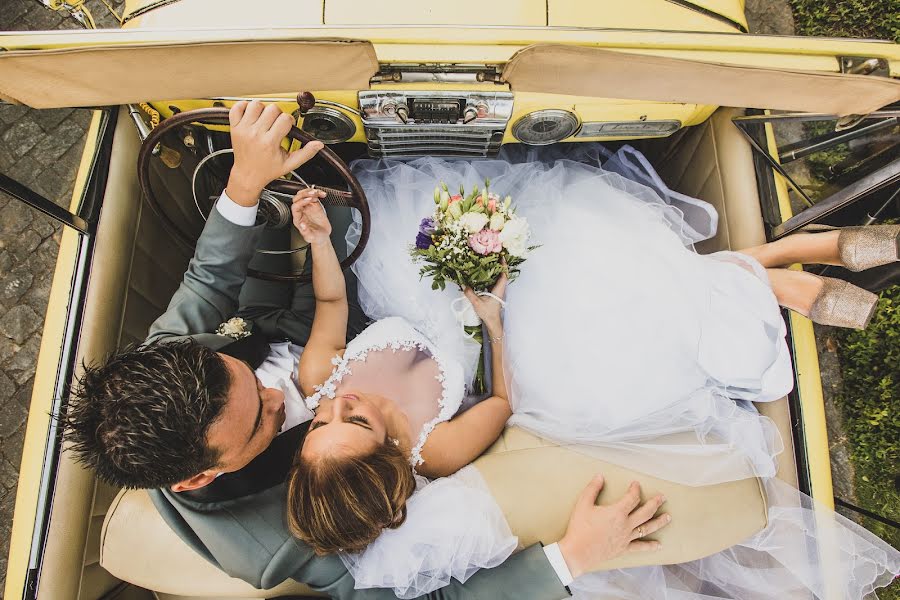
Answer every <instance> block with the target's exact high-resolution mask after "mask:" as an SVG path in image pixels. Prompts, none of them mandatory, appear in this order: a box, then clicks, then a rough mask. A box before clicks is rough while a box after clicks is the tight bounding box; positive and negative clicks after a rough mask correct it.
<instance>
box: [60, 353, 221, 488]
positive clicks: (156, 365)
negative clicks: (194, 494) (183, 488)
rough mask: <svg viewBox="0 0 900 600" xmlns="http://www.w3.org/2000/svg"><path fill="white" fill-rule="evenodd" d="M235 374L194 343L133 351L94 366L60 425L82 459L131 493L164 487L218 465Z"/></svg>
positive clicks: (72, 397) (81, 379)
mask: <svg viewBox="0 0 900 600" xmlns="http://www.w3.org/2000/svg"><path fill="white" fill-rule="evenodd" d="M230 385H231V376H230V374H229V372H228V368H227V367H226V365H225V361H223V360H222V358H221V357H220V356H219V355H218V354H216V353H215V352H214V351H212V350H210V349H209V348H206V347H205V346H202V345H200V344H198V343H196V342H193V341H190V340H188V341H181V342H171V343H154V344H147V345H144V346H137V347H131V348H128V349H126V350H124V351H122V352H120V353H118V354H115V355H113V356H111V357H110V358H109V359H108V360H107V361H106V362H105V363H104V364H102V365H99V366H92V367H89V366H87V365H85V367H84V373H83V374H82V375H81V377H79V378H78V379H77V381H76V383H75V385H74V386H73V389H72V394H71V395H70V399H69V404H68V407H67V410H66V412H65V413H64V414H63V415H62V416H61V418H60V421H61V422H62V425H63V428H64V437H65V439H66V440H67V441H68V442H70V444H71V448H70V449H71V451H72V452H74V453H75V457H76V460H78V461H79V462H80V463H82V464H84V465H86V466H88V467H91V468H93V469H94V470H95V471H96V472H97V476H98V477H99V478H100V479H102V480H103V481H106V482H107V483H110V484H112V485H115V486H118V487H124V488H159V487H166V486H170V485H172V484H174V483H177V482H179V481H183V480H185V479H188V478H190V477H193V476H194V475H197V474H198V473H202V472H203V471H205V470H207V469H211V468H213V467H215V465H216V464H217V462H218V460H219V458H220V452H219V451H218V450H217V449H215V448H211V447H209V445H208V444H207V433H208V431H209V428H210V426H211V425H212V424H213V423H215V422H216V420H217V419H218V418H219V417H220V416H221V413H222V408H223V407H224V406H225V402H226V398H227V394H228V388H229V386H230Z"/></svg>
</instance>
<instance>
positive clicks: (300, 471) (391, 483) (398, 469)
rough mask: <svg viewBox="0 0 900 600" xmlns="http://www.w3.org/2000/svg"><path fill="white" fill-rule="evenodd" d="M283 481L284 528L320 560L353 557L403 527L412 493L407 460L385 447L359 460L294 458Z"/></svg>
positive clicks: (413, 485)
mask: <svg viewBox="0 0 900 600" xmlns="http://www.w3.org/2000/svg"><path fill="white" fill-rule="evenodd" d="M288 478H289V481H288V494H287V510H288V526H289V527H290V530H291V533H293V534H294V535H295V536H296V537H298V538H299V539H301V540H303V541H304V542H306V543H307V544H309V545H310V547H312V549H313V550H314V551H315V553H316V554H319V555H325V554H333V553H335V552H339V551H344V552H358V551H360V550H363V549H364V548H365V547H366V546H368V545H369V544H370V543H372V542H373V541H375V538H377V537H378V536H379V535H380V534H381V532H382V531H383V530H384V529H385V528H388V529H394V528H396V527H399V526H400V525H402V524H403V521H405V520H406V501H407V500H408V499H409V497H410V496H412V493H413V492H414V491H415V489H416V480H415V476H414V475H413V471H412V467H411V466H410V464H409V458H408V457H407V456H406V455H405V454H404V453H403V451H402V450H401V449H400V448H398V447H397V446H395V445H394V444H390V443H385V444H381V445H380V446H379V447H378V448H376V450H375V451H374V452H372V453H371V454H367V455H364V456H350V457H346V456H337V457H336V456H322V457H316V458H315V459H313V460H309V459H303V458H301V456H300V454H299V453H298V454H297V459H296V462H295V463H294V466H293V468H292V469H291V472H290V474H289V476H288Z"/></svg>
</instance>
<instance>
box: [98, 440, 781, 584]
mask: <svg viewBox="0 0 900 600" xmlns="http://www.w3.org/2000/svg"><path fill="white" fill-rule="evenodd" d="M475 466H476V467H477V468H478V469H479V470H480V471H481V473H482V475H483V476H484V478H485V480H486V481H487V482H488V485H489V487H490V488H491V492H492V493H493V494H494V497H495V498H496V499H497V502H498V503H499V504H500V507H501V508H502V509H503V512H504V514H505V515H506V518H507V521H508V522H509V524H510V527H511V528H512V531H513V533H514V534H516V535H517V536H519V545H520V548H524V547H527V546H530V545H532V544H534V543H536V542H539V541H543V542H545V543H551V542H554V541H556V540H558V539H559V538H560V537H562V535H563V534H564V533H565V529H566V524H567V522H568V517H569V514H570V513H571V511H572V508H573V506H574V505H575V501H576V499H577V498H578V495H579V493H580V492H581V491H582V489H584V486H585V485H587V483H588V482H589V481H590V480H591V478H592V477H593V476H594V475H596V474H597V473H603V475H604V477H605V479H606V483H605V485H604V489H603V492H602V493H601V495H600V499H599V500H600V502H601V503H603V502H610V501H612V499H615V498H618V497H619V496H621V495H622V494H623V493H624V492H625V490H626V488H627V487H628V485H629V483H630V482H631V481H632V480H637V481H639V482H640V483H641V488H642V490H643V491H644V494H645V496H646V497H649V496H653V495H655V494H658V493H662V494H665V495H666V498H667V502H666V505H665V510H666V511H668V512H670V513H671V514H672V515H674V518H673V520H672V523H671V524H670V525H669V527H667V528H666V529H664V530H662V531H661V532H659V534H658V535H657V536H654V538H655V539H659V540H660V541H662V543H663V549H662V550H661V551H659V552H654V553H644V554H629V555H625V556H622V557H620V558H618V559H616V560H614V561H610V563H609V565H608V566H609V568H619V567H634V566H642V565H648V564H671V563H679V562H685V561H689V560H694V559H697V558H701V557H703V556H708V555H710V554H713V553H715V552H718V551H719V550H723V549H725V548H727V547H729V546H732V545H734V544H735V543H737V542H739V541H741V540H742V539H745V538H747V537H749V536H750V535H752V534H754V533H756V532H757V531H759V530H760V529H762V528H763V527H765V525H766V502H765V495H764V493H763V491H762V488H761V486H760V484H759V481H758V480H756V479H744V480H741V481H736V482H730V483H724V484H719V485H714V486H705V487H690V486H685V485H679V484H674V483H672V482H669V481H664V480H661V479H657V478H655V477H650V476H648V475H644V474H642V473H635V472H632V471H629V470H627V469H623V468H621V467H619V466H617V465H614V464H611V463H608V462H605V461H603V460H600V459H598V458H594V457H592V456H589V455H587V454H585V453H583V452H580V451H579V448H578V447H577V446H569V447H560V446H557V445H555V444H552V443H549V442H547V441H545V440H542V439H541V438H539V437H537V436H535V435H532V434H530V433H528V432H525V431H523V430H521V429H515V428H510V429H508V430H507V431H506V432H505V433H504V435H503V436H502V437H501V438H500V440H498V441H497V442H496V443H495V444H494V445H493V446H492V447H491V448H490V450H488V452H487V453H486V454H485V455H484V456H482V457H481V458H479V459H478V460H477V461H476V462H475ZM710 524H715V526H713V527H711V526H710ZM698 532H702V535H698ZM135 540H141V560H140V561H136V560H135V557H134V542H135ZM100 564H101V565H102V566H103V567H104V568H106V569H107V570H108V571H109V572H110V573H112V574H113V575H115V576H117V577H119V578H121V579H124V580H126V581H130V582H132V583H134V584H137V585H139V586H141V587H144V588H148V589H153V590H157V591H160V592H167V593H171V594H178V595H181V596H190V597H207V598H209V597H216V598H233V597H239V598H272V597H276V596H283V595H314V593H313V592H312V591H311V590H310V589H309V588H308V587H306V586H305V585H303V584H300V583H297V582H285V583H283V584H282V585H279V586H278V587H276V588H274V589H272V590H257V589H254V588H253V587H251V586H250V585H249V584H247V583H245V582H243V581H240V580H237V579H233V578H231V577H228V576H226V575H225V574H224V573H222V572H221V571H219V570H218V569H217V568H216V567H214V566H213V565H211V564H210V563H208V562H206V560H205V559H203V558H202V557H201V556H200V555H198V554H197V553H195V552H194V551H193V550H192V549H191V548H190V547H188V546H187V544H185V543H184V542H182V541H181V539H179V538H178V537H177V536H176V535H175V534H174V533H173V532H172V530H171V529H169V527H168V526H167V525H166V523H165V522H164V521H163V520H162V517H160V516H159V513H157V511H156V509H155V508H154V507H153V504H152V502H151V501H150V497H149V495H148V494H147V493H146V492H145V491H140V490H130V491H122V492H120V493H119V495H118V497H117V498H116V499H115V501H114V502H113V504H112V506H110V508H109V512H108V513H107V517H106V523H105V524H104V527H103V532H102V535H101V548H100Z"/></svg>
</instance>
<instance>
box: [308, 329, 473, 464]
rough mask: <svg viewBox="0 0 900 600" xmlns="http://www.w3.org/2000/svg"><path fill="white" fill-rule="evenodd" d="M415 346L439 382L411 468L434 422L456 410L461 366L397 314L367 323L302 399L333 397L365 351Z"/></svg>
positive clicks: (316, 400)
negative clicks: (429, 360) (432, 366)
mask: <svg viewBox="0 0 900 600" xmlns="http://www.w3.org/2000/svg"><path fill="white" fill-rule="evenodd" d="M388 348H390V349H391V350H393V351H394V352H396V351H398V350H410V349H413V348H415V349H417V350H420V351H422V352H427V353H428V354H430V355H431V357H432V359H434V361H435V362H436V363H437V366H438V371H439V373H438V375H436V376H435V379H437V380H438V381H439V382H440V383H441V389H442V392H441V397H440V398H438V399H437V403H438V406H439V407H440V410H439V411H438V414H437V416H435V417H434V418H433V419H431V420H430V421H428V422H426V423H425V425H423V426H422V431H421V432H420V433H419V438H418V440H417V441H416V444H415V445H414V446H413V448H412V450H411V451H410V463H411V464H412V466H413V468H415V467H417V466H419V465H421V464H422V463H424V462H425V459H423V458H422V448H423V447H424V446H425V441H426V440H427V439H428V436H429V434H431V432H432V431H434V428H435V427H437V425H438V424H440V423H443V422H444V421H449V420H450V419H451V418H452V417H453V415H454V414H456V412H457V411H458V410H459V407H460V404H461V403H462V398H463V394H464V386H463V377H462V367H461V366H460V365H459V364H458V363H457V362H456V361H454V360H452V359H447V358H445V357H443V356H442V355H441V353H440V352H439V351H438V350H437V348H435V347H434V345H433V344H432V343H431V342H430V341H429V340H428V339H427V338H426V337H425V336H424V335H422V334H421V333H419V332H418V331H417V330H416V329H415V328H414V327H413V326H412V325H410V324H409V323H408V322H407V321H405V320H404V319H402V318H400V317H389V318H386V319H382V320H380V321H377V322H375V323H373V324H372V325H370V326H369V327H368V328H367V329H366V330H365V331H363V332H362V333H361V334H359V335H358V336H357V337H356V338H354V339H353V340H352V341H351V342H350V343H349V344H348V345H347V349H346V350H345V351H344V355H343V357H341V356H335V357H334V358H332V359H331V364H333V365H334V366H335V369H334V371H333V372H332V373H331V376H330V377H329V378H328V379H327V380H326V381H325V383H323V384H322V385H317V386H315V388H314V389H315V390H316V391H315V393H314V394H312V395H310V396H307V397H306V398H305V400H304V401H305V402H306V406H307V407H308V408H309V409H310V410H315V409H316V407H318V406H319V400H320V399H321V398H322V397H323V396H327V397H328V398H334V397H335V395H336V390H337V385H338V384H339V383H340V382H341V380H343V378H344V377H345V376H346V375H349V374H350V373H351V369H350V362H351V361H354V360H356V361H360V362H364V361H365V360H366V357H367V356H368V355H369V352H372V351H375V352H377V351H380V350H387V349H388Z"/></svg>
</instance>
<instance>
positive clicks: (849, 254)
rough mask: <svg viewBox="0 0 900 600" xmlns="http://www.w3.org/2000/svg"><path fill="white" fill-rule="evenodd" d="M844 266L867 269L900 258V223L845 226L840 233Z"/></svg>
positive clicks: (840, 247) (839, 246)
mask: <svg viewBox="0 0 900 600" xmlns="http://www.w3.org/2000/svg"><path fill="white" fill-rule="evenodd" d="M838 252H839V253H840V256H841V262H842V263H844V267H846V268H847V269H849V270H851V271H865V270H866V269H871V268H872V267H880V266H881V265H886V264H888V263H892V262H894V261H897V260H900V225H867V226H865V227H844V228H843V229H841V233H840V235H838Z"/></svg>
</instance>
